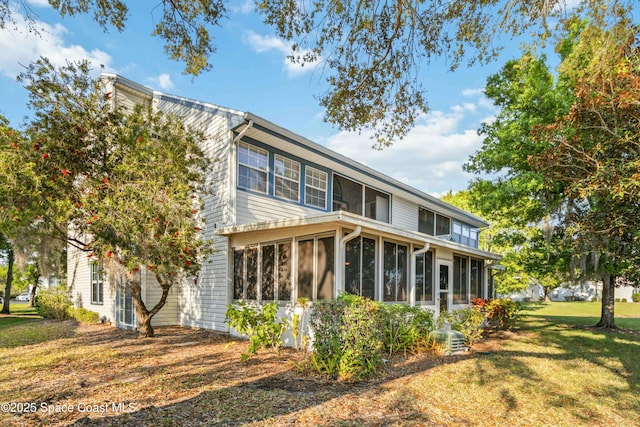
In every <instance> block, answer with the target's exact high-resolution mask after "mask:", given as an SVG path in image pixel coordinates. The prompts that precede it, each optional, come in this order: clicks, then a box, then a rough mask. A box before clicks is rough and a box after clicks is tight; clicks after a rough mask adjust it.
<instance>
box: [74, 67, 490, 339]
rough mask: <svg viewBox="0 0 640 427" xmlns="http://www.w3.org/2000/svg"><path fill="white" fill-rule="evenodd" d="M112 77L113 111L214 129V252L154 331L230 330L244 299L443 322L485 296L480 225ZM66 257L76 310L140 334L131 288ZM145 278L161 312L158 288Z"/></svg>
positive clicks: (300, 145)
mask: <svg viewBox="0 0 640 427" xmlns="http://www.w3.org/2000/svg"><path fill="white" fill-rule="evenodd" d="M105 77H109V78H110V79H111V80H110V81H111V83H110V84H111V88H110V89H109V90H110V91H112V93H113V97H114V99H115V102H117V103H119V104H121V105H131V104H133V103H147V104H149V105H152V106H153V108H156V109H158V110H162V111H164V112H170V113H175V114H178V115H180V116H182V117H184V120H185V123H186V124H188V125H190V126H195V127H197V128H199V129H201V130H203V131H204V132H205V135H206V139H205V140H204V141H202V144H203V146H204V148H205V150H206V152H207V153H208V155H210V156H211V158H212V159H214V160H215V161H214V162H213V170H212V172H211V176H210V185H211V189H212V190H213V191H212V192H211V195H209V196H207V198H206V199H205V207H204V209H205V217H206V227H205V229H204V230H203V232H204V233H205V237H206V238H210V239H213V241H214V242H215V247H216V251H215V252H214V253H213V254H212V255H211V256H210V259H209V260H208V262H205V263H204V265H203V267H202V271H201V273H200V274H199V276H198V277H197V278H193V280H191V279H190V280H188V281H186V282H185V283H184V284H183V285H182V286H180V287H176V288H175V289H172V293H171V294H170V297H169V300H168V302H167V305H166V306H165V307H164V308H163V309H162V310H161V311H160V313H159V314H158V315H157V316H156V317H155V318H154V322H153V324H154V325H176V324H177V325H184V326H193V327H199V328H209V329H215V330H220V331H227V330H228V326H227V324H226V323H225V310H226V308H227V305H228V304H230V303H232V302H234V301H236V300H240V299H244V300H251V301H257V302H266V301H276V302H278V303H279V304H280V306H281V308H282V312H283V313H285V312H286V311H287V310H290V309H291V308H292V307H293V306H294V305H295V302H296V301H297V299H298V298H300V297H306V298H308V299H309V300H310V301H316V300H319V299H327V298H335V297H336V296H337V295H338V294H340V293H341V292H350V293H353V294H358V295H363V296H366V297H369V298H372V299H375V300H378V301H384V302H386V303H402V304H410V305H416V306H421V307H424V308H425V309H429V310H432V311H434V312H435V313H436V314H437V313H439V312H440V311H442V310H445V309H446V310H453V309H456V308H461V307H465V306H467V305H468V304H469V302H470V301H471V300H472V299H473V298H476V297H479V296H487V295H488V293H489V289H488V286H489V282H490V278H491V268H492V266H493V265H494V264H495V262H496V261H497V260H498V259H499V257H498V256H496V255H494V254H491V253H489V252H486V251H482V250H480V249H479V248H478V234H479V231H480V229H482V228H483V227H486V226H487V225H488V224H487V223H486V222H485V221H483V220H482V219H480V218H478V217H476V216H474V215H472V214H470V213H468V212H465V211H463V210H461V209H458V208H456V207H454V206H451V205H449V204H447V203H444V202H442V201H440V200H439V199H437V198H435V197H432V196H430V195H428V194H426V193H424V192H423V191H420V190H418V189H415V188H412V187H411V186H409V185H406V184H404V183H402V182H399V181H397V180H395V179H393V178H390V177H388V176H386V175H384V174H382V173H380V172H378V171H376V170H374V169H372V168H370V167H367V166H365V165H363V164H361V163H359V162H357V161H356V160H354V159H350V158H347V157H345V156H343V155H341V154H338V153H336V152H334V151H332V150H329V149H328V148H326V147H324V146H322V145H319V144H317V143H314V142H312V141H309V140H308V139H306V138H304V137H302V136H300V135H297V134H295V133H293V132H291V131H289V130H287V129H284V128H282V127H280V126H278V125H276V124H274V123H271V122H269V121H268V120H266V119H264V118H262V117H259V116H256V115H254V114H251V113H245V112H241V111H236V110H232V109H228V108H224V107H220V106H216V105H213V104H209V103H206V102H200V101H195V100H191V99H185V98H181V97H178V96H174V95H167V94H164V93H160V92H156V91H153V90H151V89H148V88H146V87H143V86H141V85H139V84H136V83H134V82H132V81H129V80H127V79H125V78H122V77H121V76H117V75H110V76H105ZM425 149H428V145H425ZM423 173H424V174H427V175H428V174H429V171H428V170H425V171H423ZM68 256H69V262H68V269H69V271H68V280H69V283H70V285H71V286H72V287H73V292H74V296H75V299H76V302H79V304H82V305H83V306H84V307H85V308H87V309H89V310H92V311H95V312H98V313H99V314H100V315H101V316H104V317H105V318H107V319H109V320H111V321H113V322H115V323H116V324H117V325H118V326H123V327H127V326H128V327H134V326H135V314H134V310H133V307H132V302H131V298H130V296H128V295H127V293H126V290H122V289H118V288H117V286H109V285H108V284H106V283H105V281H104V278H103V274H102V272H101V271H100V265H99V264H98V263H96V262H92V261H91V260H89V259H87V257H86V255H84V254H81V253H79V252H77V251H74V250H73V249H71V248H70V250H69V255H68ZM142 274H143V283H144V289H143V295H144V298H145V301H147V303H148V304H154V303H155V302H156V301H157V299H158V298H159V295H160V290H159V288H158V287H157V285H156V284H155V279H154V278H153V277H152V275H146V274H145V273H144V270H143V272H142Z"/></svg>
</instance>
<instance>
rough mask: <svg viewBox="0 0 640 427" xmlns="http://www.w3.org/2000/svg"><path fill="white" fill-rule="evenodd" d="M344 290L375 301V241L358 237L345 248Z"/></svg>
mask: <svg viewBox="0 0 640 427" xmlns="http://www.w3.org/2000/svg"><path fill="white" fill-rule="evenodd" d="M344 278H345V279H344V283H345V290H346V291H347V292H349V293H350V294H354V295H360V296H363V297H365V298H369V299H375V279H376V241H375V240H373V239H368V238H366V237H362V236H358V237H356V238H354V239H351V240H349V241H348V242H347V244H346V246H345V268H344Z"/></svg>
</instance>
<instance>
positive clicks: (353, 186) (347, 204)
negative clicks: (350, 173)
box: [333, 175, 362, 215]
mask: <svg viewBox="0 0 640 427" xmlns="http://www.w3.org/2000/svg"><path fill="white" fill-rule="evenodd" d="M333 210H334V211H340V210H342V211H347V212H351V213H354V214H358V215H362V185H361V184H358V183H357V182H354V181H351V180H350V179H347V178H343V177H341V176H339V175H333Z"/></svg>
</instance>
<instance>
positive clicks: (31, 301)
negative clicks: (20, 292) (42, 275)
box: [29, 284, 38, 308]
mask: <svg viewBox="0 0 640 427" xmlns="http://www.w3.org/2000/svg"><path fill="white" fill-rule="evenodd" d="M37 290H38V285H37V284H36V285H34V286H33V287H32V288H31V294H30V295H29V307H31V308H33V306H34V302H35V301H36V291H37Z"/></svg>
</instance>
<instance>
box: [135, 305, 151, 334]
mask: <svg viewBox="0 0 640 427" xmlns="http://www.w3.org/2000/svg"><path fill="white" fill-rule="evenodd" d="M136 311H137V310H136ZM136 315H138V313H137V312H136ZM151 319H152V316H149V313H146V314H144V315H143V316H142V317H141V318H138V338H153V336H154V333H155V332H154V330H153V326H151Z"/></svg>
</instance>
